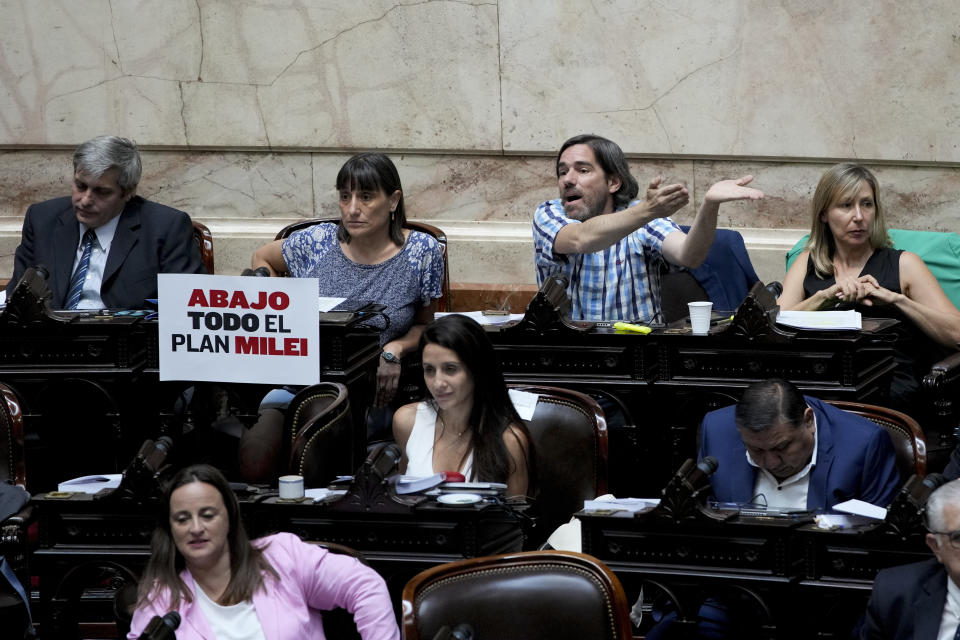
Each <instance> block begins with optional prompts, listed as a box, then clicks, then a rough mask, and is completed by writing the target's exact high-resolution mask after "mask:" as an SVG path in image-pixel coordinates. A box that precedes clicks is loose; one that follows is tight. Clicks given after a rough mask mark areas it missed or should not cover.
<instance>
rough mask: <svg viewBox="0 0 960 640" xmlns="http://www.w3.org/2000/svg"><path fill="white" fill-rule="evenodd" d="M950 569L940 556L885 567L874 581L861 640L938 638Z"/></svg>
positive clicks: (923, 639) (933, 639)
mask: <svg viewBox="0 0 960 640" xmlns="http://www.w3.org/2000/svg"><path fill="white" fill-rule="evenodd" d="M946 601H947V572H946V570H944V568H943V565H942V564H940V563H939V562H938V561H937V559H936V558H931V559H929V560H924V561H923V562H915V563H913V564H906V565H903V566H901V567H891V568H890V569H884V570H883V571H881V572H880V573H878V574H877V578H876V580H874V582H873V592H872V593H871V594H870V603H869V604H868V605H867V615H866V617H865V618H864V621H863V626H862V627H861V628H860V639H861V640H937V632H938V631H939V630H940V617H941V616H942V615H943V606H944V604H946Z"/></svg>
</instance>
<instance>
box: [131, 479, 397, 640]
mask: <svg viewBox="0 0 960 640" xmlns="http://www.w3.org/2000/svg"><path fill="white" fill-rule="evenodd" d="M165 499H166V500H165V501H166V504H167V505H168V506H169V517H168V518H167V519H166V520H165V521H164V522H163V524H162V525H161V526H160V527H158V528H157V530H156V531H155V532H154V535H153V541H152V544H151V547H152V555H151V557H150V561H149V563H148V564H147V568H146V569H145V571H144V575H143V578H142V579H141V581H140V594H139V597H138V601H137V608H136V611H135V613H134V615H133V622H132V624H131V625H130V633H129V635H128V636H127V637H128V638H131V639H135V638H138V637H140V634H141V633H142V632H143V630H144V628H145V627H146V626H147V625H148V624H149V623H150V621H151V620H152V619H153V617H154V616H163V615H164V614H166V613H168V612H170V611H176V612H178V613H179V614H180V618H181V621H180V626H179V628H178V629H177V630H176V637H177V638H178V640H191V639H200V638H202V639H204V640H215V639H219V638H231V639H241V638H242V639H250V640H253V639H257V640H261V639H262V640H286V639H290V640H293V639H300V638H324V634H323V625H322V624H321V619H320V615H321V614H320V612H321V610H329V609H333V608H336V607H342V608H344V609H346V610H348V611H350V612H351V613H353V616H354V620H355V622H356V624H357V629H358V630H359V631H360V635H361V636H362V637H363V638H364V640H374V639H376V640H380V639H385V640H396V639H397V638H399V630H398V627H397V623H396V618H395V617H394V613H393V607H392V605H391V603H390V597H389V595H388V594H387V587H386V584H385V583H384V581H383V579H382V578H381V577H380V576H379V575H378V574H377V573H376V572H375V571H373V570H372V569H370V568H369V567H366V566H364V565H363V564H362V563H360V562H359V561H358V560H356V559H355V558H351V557H349V556H343V555H337V554H332V553H330V552H328V551H327V550H326V549H323V548H321V547H317V546H315V545H310V544H306V543H304V542H302V541H301V540H300V539H299V538H298V537H297V536H295V535H293V534H289V533H280V534H276V535H272V536H267V537H265V538H260V539H258V540H253V541H251V540H250V539H249V538H247V535H246V532H245V531H244V529H243V525H242V523H241V522H240V517H239V516H240V508H239V504H238V503H237V498H236V496H235V495H234V494H233V491H231V489H230V486H229V484H228V483H227V481H226V479H225V478H224V477H223V475H222V474H221V473H220V472H219V471H217V470H216V469H214V468H213V467H211V466H208V465H194V466H192V467H187V468H186V469H183V470H182V471H180V472H179V473H178V474H177V475H176V476H174V478H173V480H172V481H171V483H170V486H169V487H168V488H167V491H166V494H165Z"/></svg>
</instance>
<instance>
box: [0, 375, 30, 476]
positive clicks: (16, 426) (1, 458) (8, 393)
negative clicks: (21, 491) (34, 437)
mask: <svg viewBox="0 0 960 640" xmlns="http://www.w3.org/2000/svg"><path fill="white" fill-rule="evenodd" d="M23 437H24V436H23V413H22V411H21V409H20V401H19V400H18V399H17V395H16V394H15V393H14V391H13V389H11V388H10V387H8V386H7V385H5V384H3V383H2V382H0V482H6V483H8V484H18V485H20V486H26V484H27V469H26V465H25V464H24V453H23Z"/></svg>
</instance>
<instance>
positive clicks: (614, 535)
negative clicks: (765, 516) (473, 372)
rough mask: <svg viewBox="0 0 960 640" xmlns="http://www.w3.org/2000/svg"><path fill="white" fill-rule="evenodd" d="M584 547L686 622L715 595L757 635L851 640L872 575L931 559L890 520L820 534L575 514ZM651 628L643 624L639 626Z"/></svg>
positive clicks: (777, 523) (806, 529) (748, 524)
mask: <svg viewBox="0 0 960 640" xmlns="http://www.w3.org/2000/svg"><path fill="white" fill-rule="evenodd" d="M577 518H578V519H579V520H580V522H581V527H582V531H583V551H584V552H585V553H589V554H591V555H594V556H596V557H597V558H600V559H601V560H603V561H604V562H605V563H606V564H607V565H608V566H609V567H610V568H611V569H612V570H613V571H614V573H616V574H617V577H619V578H620V580H621V582H622V583H623V585H624V588H625V589H626V591H627V597H628V599H629V601H630V602H631V604H632V603H633V602H635V601H636V599H637V598H638V597H639V595H640V593H641V590H642V591H643V594H644V600H645V601H646V602H647V607H646V609H647V610H648V611H649V610H650V609H651V607H657V608H661V609H662V608H671V607H672V608H674V609H675V610H677V611H678V621H677V623H676V624H678V625H679V626H678V629H679V628H692V625H693V621H694V620H695V619H696V617H697V614H698V611H699V609H700V606H701V603H703V602H704V600H705V599H707V598H716V597H718V596H722V597H726V598H729V599H732V600H735V601H736V602H738V603H739V605H740V606H742V607H743V612H741V614H738V615H749V616H750V619H751V621H756V622H757V623H758V625H759V627H760V628H761V635H760V637H762V638H791V639H793V638H796V639H797V640H800V639H803V640H806V639H808V638H814V637H816V638H848V637H849V634H850V630H851V629H852V628H853V625H854V624H855V623H856V621H857V619H858V618H859V617H860V615H861V614H862V613H863V612H864V611H865V610H866V604H867V600H868V598H869V596H870V589H871V586H872V583H873V579H874V577H875V576H876V573H877V571H879V570H880V569H882V568H885V567H888V566H894V565H898V564H906V563H909V562H916V561H919V560H924V559H926V558H929V557H930V551H929V549H928V548H927V547H926V545H925V544H924V542H923V533H922V532H919V531H918V532H914V533H912V534H911V535H909V536H907V537H906V538H904V537H902V536H900V535H898V534H897V533H895V532H894V531H892V530H891V529H890V528H889V527H888V526H887V525H886V524H882V523H881V524H877V525H873V526H869V527H865V528H862V529H859V530H850V531H838V532H830V531H820V530H817V529H815V528H813V526H812V525H810V524H807V523H805V522H804V521H791V520H760V519H754V520H750V519H742V520H741V519H736V518H734V519H732V520H730V521H725V522H722V521H715V520H711V519H708V518H703V517H694V518H690V519H687V520H681V521H679V522H677V521H675V520H673V519H670V518H663V517H661V516H660V515H658V514H657V513H656V512H655V511H651V512H650V513H648V514H644V515H641V516H637V517H632V516H608V515H594V514H590V513H587V512H581V513H579V514H577ZM651 626H652V625H651V624H650V622H649V620H648V622H647V623H646V624H645V625H644V631H646V630H649V628H650V627H651Z"/></svg>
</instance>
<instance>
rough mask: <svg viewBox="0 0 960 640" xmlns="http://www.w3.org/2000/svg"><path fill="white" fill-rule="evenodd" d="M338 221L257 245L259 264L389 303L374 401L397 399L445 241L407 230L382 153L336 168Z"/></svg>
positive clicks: (395, 181)
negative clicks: (402, 371)
mask: <svg viewBox="0 0 960 640" xmlns="http://www.w3.org/2000/svg"><path fill="white" fill-rule="evenodd" d="M337 191H338V192H339V201H340V216H341V218H340V222H339V223H338V224H333V223H329V224H317V225H314V226H312V227H309V228H307V229H302V230H300V231H297V232H295V233H293V234H291V235H290V236H289V237H287V238H285V239H284V240H276V241H274V242H271V243H269V244H267V245H265V246H263V247H261V248H260V249H258V250H257V252H256V253H254V255H253V267H254V268H257V267H260V266H265V267H267V268H268V269H269V270H270V272H271V275H275V274H277V273H281V272H289V273H290V275H291V276H293V277H297V278H319V280H320V290H319V294H320V295H321V296H329V297H337V298H348V299H351V300H356V301H361V302H376V303H379V304H383V305H386V307H387V308H386V311H385V313H386V315H387V317H388V318H389V319H390V326H389V327H387V328H386V329H384V331H383V333H382V334H381V336H380V346H381V348H382V350H383V357H381V359H380V366H379V368H378V370H377V394H376V401H375V402H376V404H377V405H378V406H383V405H386V404H388V403H389V402H390V400H392V399H393V396H394V394H395V393H396V390H397V381H398V380H399V377H400V362H399V359H400V358H402V357H403V356H405V355H407V354H408V353H412V352H415V351H416V350H417V345H418V343H419V341H420V334H421V333H423V329H424V327H426V325H427V324H428V323H429V322H430V321H431V320H433V314H434V311H435V309H436V299H437V298H439V297H440V294H441V292H442V283H443V253H442V251H441V248H440V244H439V243H438V242H437V241H436V240H435V239H434V238H432V237H430V236H429V235H427V234H425V233H421V232H419V231H411V230H410V229H405V228H404V223H405V222H406V215H405V212H404V207H403V189H402V188H401V186H400V175H399V174H398V173H397V168H396V166H394V164H393V162H392V161H391V160H390V158H388V157H387V156H385V155H383V154H382V153H361V154H359V155H355V156H353V157H352V158H350V159H349V160H347V162H346V164H344V165H343V167H342V168H341V169H340V173H339V174H337Z"/></svg>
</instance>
